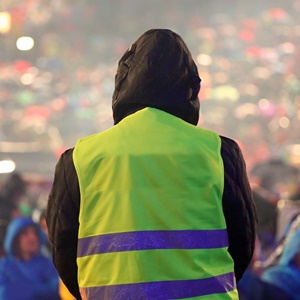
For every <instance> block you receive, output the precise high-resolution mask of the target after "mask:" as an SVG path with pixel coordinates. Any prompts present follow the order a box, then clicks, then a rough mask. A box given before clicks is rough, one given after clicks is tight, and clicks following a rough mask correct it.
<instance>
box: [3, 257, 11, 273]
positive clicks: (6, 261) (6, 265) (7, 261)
mask: <svg viewBox="0 0 300 300" xmlns="http://www.w3.org/2000/svg"><path fill="white" fill-rule="evenodd" d="M14 262H15V260H14V259H11V258H9V257H8V256H3V257H1V258H0V273H1V272H3V271H5V270H7V269H8V268H10V266H11V265H13V264H14Z"/></svg>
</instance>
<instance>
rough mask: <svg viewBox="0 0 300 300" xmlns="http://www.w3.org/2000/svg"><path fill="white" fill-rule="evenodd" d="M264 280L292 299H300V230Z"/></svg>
mask: <svg viewBox="0 0 300 300" xmlns="http://www.w3.org/2000/svg"><path fill="white" fill-rule="evenodd" d="M262 279H263V280H264V281H265V282H267V283H269V284H272V285H274V286H276V287H278V288H280V289H281V290H283V291H285V292H286V293H288V295H290V297H291V299H293V300H299V299H300V229H298V230H297V231H296V232H294V233H293V235H292V236H291V237H290V239H289V240H288V242H287V243H286V245H285V247H284V250H283V253H282V256H281V258H280V259H279V262H278V264H277V265H275V266H273V267H271V268H269V269H267V270H266V271H265V272H264V273H263V275H262ZM276 299H278V298H276Z"/></svg>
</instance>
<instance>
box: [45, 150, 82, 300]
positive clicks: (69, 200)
mask: <svg viewBox="0 0 300 300" xmlns="http://www.w3.org/2000/svg"><path fill="white" fill-rule="evenodd" d="M72 153H73V149H69V150H67V151H66V152H65V153H63V154H62V156H61V157H60V159H59V161H58V163H57V165H56V168H55V175H54V182H53V186H52V190H51V192H50V194H49V199H48V205H47V211H46V221H47V226H48V231H49V240H50V243H51V245H52V256H53V263H54V265H55V267H56V269H57V271H58V273H59V276H60V278H61V279H62V281H63V282H64V284H65V285H66V287H67V288H68V289H69V291H70V292H71V293H72V294H73V296H74V297H75V298H76V299H81V297H80V293H79V287H78V281H77V264H76V257H77V239H78V228H79V221H78V218H79V205H80V193H79V184H78V179H77V175H76V170H75V167H74V164H73V158H72Z"/></svg>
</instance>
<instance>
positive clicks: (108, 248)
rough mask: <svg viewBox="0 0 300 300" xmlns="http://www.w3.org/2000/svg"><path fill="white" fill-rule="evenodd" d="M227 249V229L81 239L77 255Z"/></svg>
mask: <svg viewBox="0 0 300 300" xmlns="http://www.w3.org/2000/svg"><path fill="white" fill-rule="evenodd" d="M227 246H228V236H227V231H226V229H220V230H163V231H160V230H159V231H134V232H123V233H113V234H102V235H96V236H91V237H86V238H81V239H79V240H78V248H77V256H78V257H83V256H88V255H93V254H101V253H109V252H122V251H135V250H151V249H210V248H222V247H227Z"/></svg>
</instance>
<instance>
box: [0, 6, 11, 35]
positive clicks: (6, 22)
mask: <svg viewBox="0 0 300 300" xmlns="http://www.w3.org/2000/svg"><path fill="white" fill-rule="evenodd" d="M10 28H11V17H10V14H9V13H8V12H6V11H2V12H0V33H2V34H6V33H8V32H9V31H10Z"/></svg>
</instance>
